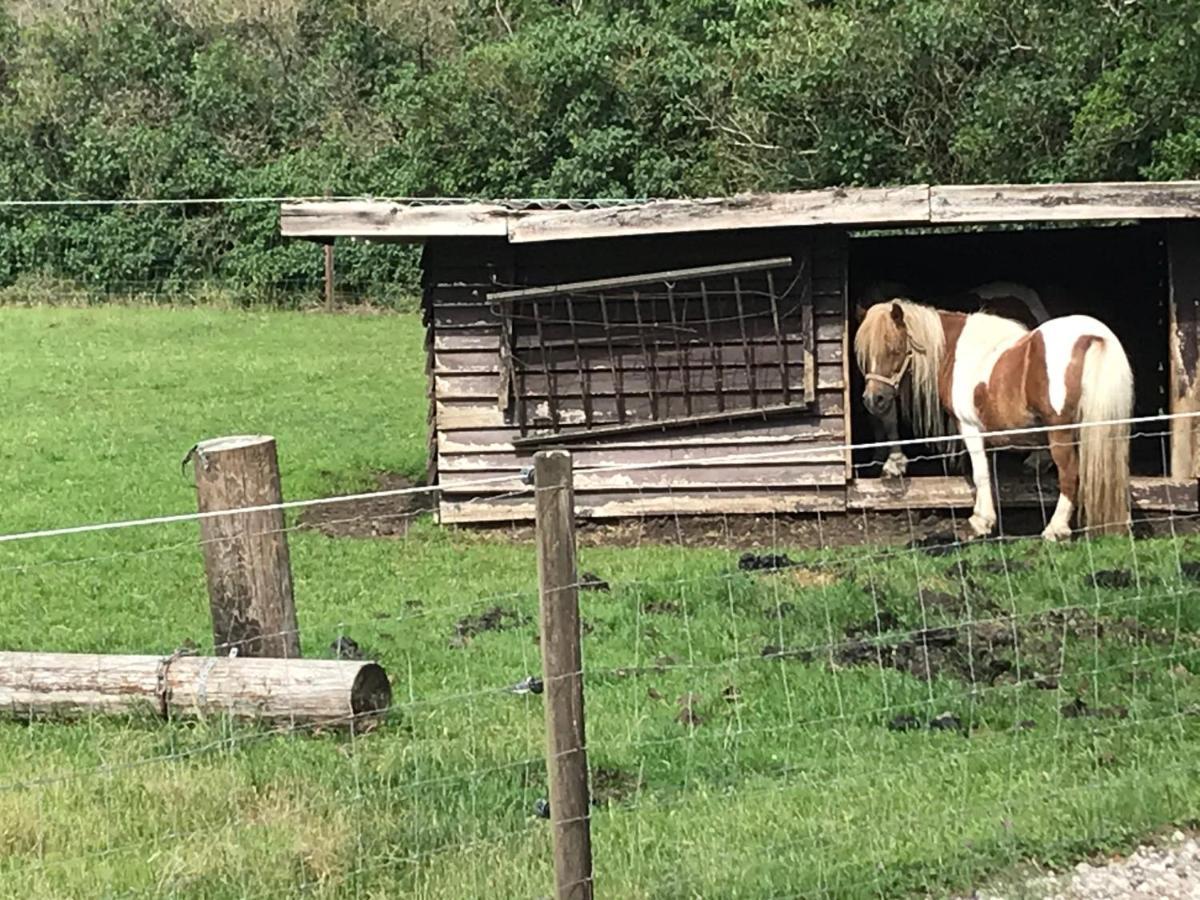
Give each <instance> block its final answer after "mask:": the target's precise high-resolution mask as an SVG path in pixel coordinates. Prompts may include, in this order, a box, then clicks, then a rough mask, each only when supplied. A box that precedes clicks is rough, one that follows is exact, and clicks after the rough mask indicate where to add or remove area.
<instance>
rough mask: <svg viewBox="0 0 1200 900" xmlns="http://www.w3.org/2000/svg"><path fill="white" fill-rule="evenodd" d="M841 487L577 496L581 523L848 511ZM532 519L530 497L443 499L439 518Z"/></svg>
mask: <svg viewBox="0 0 1200 900" xmlns="http://www.w3.org/2000/svg"><path fill="white" fill-rule="evenodd" d="M845 510H846V492H845V490H844V489H843V488H841V487H837V488H833V487H830V488H820V489H817V488H809V489H807V490H770V491H766V490H758V491H752V492H747V491H742V492H733V491H730V492H720V493H691V494H683V493H679V492H665V491H664V492H662V493H657V494H655V493H647V492H643V493H633V492H630V493H628V494H625V495H622V496H615V495H613V494H606V495H603V496H596V497H589V496H588V495H586V494H576V495H575V516H576V518H578V519H618V518H625V517H633V516H673V515H680V516H688V515H692V516H708V515H724V514H727V513H728V514H735V515H771V514H773V513H816V512H821V513H835V512H845ZM533 517H534V503H533V500H532V499H529V498H528V497H526V498H513V499H511V500H496V499H485V500H464V501H448V500H443V501H442V503H441V505H440V507H439V510H438V519H439V521H440V522H441V523H442V524H443V525H451V524H468V523H471V524H483V523H487V522H522V521H529V520H531V519H533Z"/></svg>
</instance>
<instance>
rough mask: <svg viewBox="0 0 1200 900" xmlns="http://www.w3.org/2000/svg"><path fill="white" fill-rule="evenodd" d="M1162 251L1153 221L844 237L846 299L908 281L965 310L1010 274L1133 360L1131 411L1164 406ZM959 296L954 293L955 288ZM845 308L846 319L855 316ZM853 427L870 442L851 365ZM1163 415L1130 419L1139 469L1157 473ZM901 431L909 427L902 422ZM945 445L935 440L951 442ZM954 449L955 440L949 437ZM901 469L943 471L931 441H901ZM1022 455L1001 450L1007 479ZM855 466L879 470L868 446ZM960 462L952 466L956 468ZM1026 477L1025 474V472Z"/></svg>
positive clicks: (919, 296)
mask: <svg viewBox="0 0 1200 900" xmlns="http://www.w3.org/2000/svg"><path fill="white" fill-rule="evenodd" d="M1166 260H1167V256H1166V249H1165V240H1164V233H1163V229H1162V228H1161V227H1160V226H1158V225H1155V224H1150V225H1141V224H1138V225H1125V226H1113V227H1101V228H1094V227H1089V228H1040V229H1035V228H1027V229H1022V230H989V231H977V232H969V233H953V234H948V233H944V232H941V233H923V234H903V235H873V234H871V233H869V232H868V233H861V234H857V235H855V236H854V238H853V240H852V241H851V244H850V306H851V311H852V313H853V309H854V306H855V304H856V302H857V301H858V300H859V298H861V297H863V296H864V292H865V291H866V290H867V289H868V287H869V286H870V285H871V284H872V283H874V282H880V281H886V282H899V283H902V284H904V285H907V286H908V287H909V289H910V290H911V292H912V294H913V296H912V297H911V298H910V299H913V300H917V301H919V302H926V303H931V304H933V305H936V306H940V307H942V308H960V309H964V311H969V310H966V309H965V301H964V299H963V298H962V297H961V295H962V293H963V292H965V291H967V290H969V289H971V288H972V287H976V286H979V285H982V284H985V283H987V282H991V281H1011V282H1017V283H1019V284H1023V285H1027V286H1029V287H1031V288H1033V289H1034V290H1036V291H1037V292H1038V294H1039V295H1040V297H1041V300H1042V302H1043V304H1044V305H1045V307H1046V311H1047V313H1048V314H1049V315H1050V316H1052V317H1054V316H1064V315H1071V314H1075V313H1082V314H1087V315H1091V316H1094V317H1095V318H1097V319H1100V320H1101V321H1102V322H1104V323H1105V324H1107V325H1108V326H1109V327H1110V328H1111V329H1112V330H1113V331H1114V332H1115V333H1116V335H1117V336H1118V337H1119V338H1120V339H1121V342H1122V344H1123V345H1124V348H1125V352H1126V354H1127V355H1128V357H1129V361H1130V364H1131V366H1132V367H1133V373H1134V383H1135V394H1136V397H1135V407H1134V415H1135V416H1151V415H1156V414H1159V413H1162V412H1165V411H1166V407H1167V363H1168V360H1167V347H1168V341H1167V327H1168V326H1167V318H1168V312H1167V261H1166ZM956 295H957V296H956ZM856 321H857V320H856V319H855V317H854V316H853V314H852V316H851V327H852V328H853V327H854V325H855V324H856ZM850 368H851V387H850V398H851V402H852V404H853V406H852V410H853V411H852V421H851V434H852V435H853V440H854V443H855V444H860V443H863V442H869V441H872V440H874V432H873V430H872V428H871V422H870V419H869V418H868V416H867V414H866V411H865V409H864V408H863V404H862V392H863V379H862V375H861V373H860V372H859V371H858V367H857V365H853V364H852V365H851V367H850ZM1168 429H1169V425H1168V423H1149V424H1147V425H1145V426H1134V428H1133V433H1134V435H1135V438H1134V440H1133V442H1132V448H1131V450H1132V453H1131V460H1132V467H1133V472H1134V474H1137V475H1162V474H1164V471H1165V468H1166V465H1167V462H1166V460H1167V459H1168V455H1169V453H1168V451H1169V446H1170V437H1169V434H1168ZM901 436H902V437H910V436H911V435H910V434H909V433H908V432H907V431H906V430H904V429H903V427H902V434H901ZM949 446H950V445H942V447H943V449H949ZM952 446H954V447H955V448H956V449H957V448H959V447H961V445H960V444H957V443H956V444H955V445H952ZM905 452H906V454H907V455H908V456H909V457H910V459H911V462H910V465H909V468H908V474H909V475H934V474H943V473H944V472H945V469H944V464H943V461H942V460H934V459H919V457H921V456H935V455H938V454H939V453H940V452H942V450H939V448H938V447H937V446H933V447H930V448H928V449H926V448H920V447H909V448H906V450H905ZM1020 460H1021V457H1020V456H1019V455H1017V454H1001V455H999V457H998V459H997V463H996V464H997V465H999V466H1000V467H1001V471H1002V472H1003V473H1004V474H1005V475H1006V476H1007V477H1013V476H1020V475H1021V474H1022V470H1021V469H1020ZM854 462H855V466H856V474H857V475H858V476H859V477H878V476H879V473H880V467H879V464H878V463H877V462H875V461H874V452H873V451H871V450H860V451H857V452H856V453H855V459H854ZM966 468H969V467H964V466H961V465H960V468H959V471H965V469H966ZM1026 477H1027V476H1026Z"/></svg>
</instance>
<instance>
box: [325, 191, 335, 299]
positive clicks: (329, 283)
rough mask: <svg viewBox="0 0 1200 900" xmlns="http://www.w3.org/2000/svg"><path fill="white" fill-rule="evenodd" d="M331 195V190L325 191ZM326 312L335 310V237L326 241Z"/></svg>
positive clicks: (326, 194)
mask: <svg viewBox="0 0 1200 900" xmlns="http://www.w3.org/2000/svg"><path fill="white" fill-rule="evenodd" d="M325 196H326V197H328V196H329V191H326V192H325ZM323 249H324V251H325V312H333V238H328V239H327V240H326V241H325V246H324V248H323Z"/></svg>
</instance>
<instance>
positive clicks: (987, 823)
mask: <svg viewBox="0 0 1200 900" xmlns="http://www.w3.org/2000/svg"><path fill="white" fill-rule="evenodd" d="M1170 418H1171V417H1159V420H1158V427H1156V428H1151V427H1150V426H1151V425H1152V422H1151V421H1147V420H1143V419H1138V420H1136V422H1135V423H1133V424H1137V425H1138V426H1139V428H1141V429H1142V430H1141V432H1140V433H1139V435H1138V436H1136V437H1135V438H1134V440H1137V441H1145V442H1150V441H1153V442H1157V443H1159V444H1162V445H1163V446H1164V449H1163V452H1164V453H1165V452H1167V451H1166V449H1165V447H1166V445H1167V444H1168V443H1169V440H1170V435H1169V428H1167V427H1166V426H1167V420H1168V419H1170ZM995 438H996V439H997V441H998V442H1001V443H1002V442H1003V440H1004V435H1002V434H997V435H995ZM847 449H863V447H862V445H860V446H858V447H855V448H847ZM793 451H794V454H793ZM780 452H781V451H778V450H773V451H771V456H772V457H775V456H778V455H779V454H780ZM782 452H784V453H785V454H792V455H794V456H795V457H797V458H801V457H803V455H804V454H805V453H807V452H810V448H806V447H804V446H796V447H794V448H788V449H787V450H785V451H782ZM952 452H953V451H952V450H943V451H941V452H939V451H938V450H936V449H934V450H932V451H931V450H929V448H928V447H926V450H925V453H926V454H927V455H928V456H930V457H931V458H933V459H939V458H942V457H947V456H949V455H950V453H952ZM915 455H918V454H915V453H914V456H915ZM743 458H744V457H739V460H740V459H743ZM661 467H663V468H670V467H671V464H670V463H669V462H664V463H662V464H661ZM604 468H606V469H608V468H611V467H604ZM996 471H997V472H999V473H1000V476H999V477H997V479H996V481H997V484H998V485H999V487H1000V488H1001V489H1003V488H1004V487H1005V484H1004V482H1003V480H1002V479H1003V478H1006V477H1008V476H1006V475H1004V472H1005V471H1006V470H1002V469H999V468H998V469H997V470H996ZM506 477H507V476H506ZM524 480H525V481H527V482H531V481H532V478H530V477H526V478H525V479H524ZM495 483H496V481H495V479H494V478H481V479H478V480H477V484H475V486H476V487H478V488H480V489H481V490H482V489H485V488H490V487H491V486H493V485H494V484H495ZM1043 487H1044V490H1045V492H1046V494H1047V496H1046V498H1045V502H1044V503H1043V504H1042V507H1044V508H1038V509H1030V510H1015V509H1012V510H1004V515H1003V517H1002V519H1001V523H1000V525H1001V531H1000V532H999V533H998V534H997V535H995V536H993V537H990V538H987V539H970V538H968V537H967V534H966V525H965V516H963V515H961V514H960V513H959V512H958V511H956V510H946V511H943V512H941V513H931V512H930V511H929V510H926V509H921V508H913V509H906V510H901V511H898V512H895V513H892V514H889V515H883V514H877V513H872V512H870V511H862V512H859V513H851V514H841V515H820V514H818V515H812V516H807V517H800V516H789V515H785V514H780V513H776V514H766V515H761V516H757V517H752V518H750V519H747V518H745V517H737V516H731V515H722V516H708V517H694V516H683V515H669V516H665V517H663V516H659V517H656V518H655V521H654V522H653V523H652V522H650V521H649V520H648V519H647V520H642V521H635V522H632V523H630V522H626V523H614V524H612V525H604V524H596V525H592V526H589V530H588V533H586V534H584V535H582V537H581V539H580V540H579V541H578V565H577V570H576V571H577V575H576V577H575V578H574V580H573V581H572V582H570V583H569V584H566V585H561V586H558V587H557V588H555V589H554V590H555V592H557V597H559V598H561V599H562V600H563V602H566V598H567V597H568V596H573V595H575V594H576V593H577V594H578V597H579V610H580V615H581V617H582V619H581V627H580V633H579V636H578V639H579V641H580V642H581V644H580V646H581V653H582V659H583V664H582V666H581V667H580V668H579V670H578V671H576V672H573V673H567V674H568V675H574V676H578V677H579V678H581V679H582V685H583V689H584V692H585V697H586V703H585V707H584V708H585V709H586V748H585V749H586V753H587V761H588V766H589V777H588V788H589V796H588V803H589V807H588V808H589V813H588V814H587V816H586V821H587V824H588V825H589V828H590V833H591V837H592V845H593V848H594V873H595V874H594V878H595V888H596V891H597V892H599V893H601V894H602V895H605V894H612V895H619V896H631V897H636V896H646V897H649V896H679V895H688V896H756V897H760V896H829V897H835V896H836V897H845V896H860V895H861V896H881V895H882V896H896V895H901V894H904V893H906V892H912V891H942V890H967V889H969V888H970V887H971V886H973V885H977V884H979V883H981V882H983V881H986V880H987V879H988V878H989V877H990V876H992V875H993V874H994V873H996V872H1002V871H1004V870H1006V869H1009V868H1010V867H1012V866H1015V865H1018V864H1020V863H1023V862H1025V861H1027V860H1029V859H1031V858H1032V859H1034V860H1041V861H1044V862H1048V863H1049V862H1054V861H1062V860H1065V859H1070V858H1072V857H1075V856H1078V855H1079V854H1082V853H1086V852H1088V851H1090V850H1095V849H1100V848H1110V847H1119V846H1120V845H1121V843H1122V841H1125V840H1128V839H1129V837H1130V836H1131V835H1135V836H1136V835H1141V834H1144V833H1148V832H1150V831H1153V830H1154V829H1155V828H1158V827H1162V826H1165V825H1167V824H1169V823H1186V822H1188V821H1191V818H1192V817H1193V816H1194V810H1195V809H1196V802H1197V800H1198V799H1200V798H1198V797H1197V795H1196V789H1195V787H1194V784H1195V783H1196V781H1195V774H1196V773H1195V768H1196V764H1195V763H1194V761H1193V760H1195V759H1196V758H1197V756H1196V753H1195V750H1196V749H1197V747H1196V745H1197V744H1198V743H1200V658H1198V654H1200V613H1197V612H1196V609H1197V605H1196V603H1195V600H1196V595H1197V592H1198V591H1200V538H1197V537H1196V536H1194V535H1195V532H1196V528H1195V525H1196V521H1197V518H1198V515H1197V512H1196V510H1195V509H1194V506H1193V507H1189V508H1186V509H1178V510H1177V509H1172V508H1164V509H1158V510H1153V511H1147V512H1143V513H1139V515H1138V523H1137V524H1138V525H1139V526H1140V529H1141V530H1134V531H1130V532H1128V533H1126V534H1125V535H1120V536H1107V537H1104V538H1093V537H1092V536H1090V535H1088V534H1086V533H1077V535H1076V539H1075V540H1074V541H1073V542H1071V543H1069V544H1062V545H1056V544H1051V543H1047V542H1042V541H1039V540H1029V539H1028V536H1029V535H1036V534H1037V533H1038V532H1039V531H1040V529H1041V527H1043V526H1044V520H1045V516H1046V514H1047V511H1048V510H1051V509H1053V506H1054V499H1055V498H1054V494H1055V493H1056V488H1054V487H1053V485H1052V483H1051V482H1050V481H1047V482H1046V483H1045V484H1044V485H1043ZM555 490H560V488H547V487H545V486H538V485H535V484H532V483H528V484H524V485H522V486H521V488H520V489H519V490H517V491H513V492H511V493H510V496H513V497H524V498H528V499H535V498H537V497H538V495H539V494H540V493H541V492H543V491H555ZM436 493H437V488H436V487H430V488H405V489H398V490H385V491H378V492H371V493H366V494H354V495H345V496H340V497H333V498H324V499H313V500H300V501H288V502H284V503H279V504H267V505H259V506H255V507H247V508H244V509H240V510H234V511H228V510H226V511H221V512H220V513H219V515H221V516H226V517H228V516H239V514H241V515H242V516H245V517H247V521H249V516H250V515H251V514H252V513H256V512H262V511H264V510H274V511H279V512H284V511H288V512H293V513H299V512H303V511H307V510H310V509H312V508H313V507H320V506H325V505H328V506H329V507H330V508H331V509H332V510H334V512H331V514H330V515H329V516H327V517H323V518H321V519H320V520H319V523H318V524H316V525H314V524H313V523H312V522H310V521H306V520H304V519H299V520H297V519H293V520H292V521H289V522H287V524H286V525H285V526H284V528H283V529H282V533H283V535H284V536H286V538H288V539H289V540H290V541H291V548H292V567H293V570H294V577H295V581H296V596H297V608H298V613H299V631H300V637H301V639H302V647H303V651H304V656H305V658H322V657H323V658H357V657H364V658H368V659H374V660H377V661H378V662H380V663H381V664H382V665H383V666H384V667H385V669H386V670H387V672H388V674H389V677H390V680H391V687H392V694H391V700H390V701H389V704H388V707H387V709H386V710H385V711H384V715H383V716H382V717H381V718H380V719H379V720H377V721H376V722H373V724H372V727H370V728H347V727H345V726H346V725H348V724H352V723H351V722H350V721H349V720H348V719H347V720H346V721H337V720H333V721H328V720H327V721H323V722H320V723H309V722H295V723H286V722H284V723H278V722H277V723H273V724H263V723H259V724H256V723H254V722H247V721H235V720H233V719H231V718H228V717H225V716H221V715H215V716H209V717H206V718H201V719H199V720H196V719H192V718H181V719H171V720H169V721H166V722H163V721H160V720H156V719H155V718H154V717H132V718H131V717H128V716H119V717H105V716H89V717H85V718H84V720H83V721H81V722H74V723H66V722H61V721H57V720H47V719H44V718H42V717H39V716H34V715H30V714H28V712H26V713H25V714H22V713H21V711H20V710H17V709H12V708H10V710H9V716H8V717H9V719H10V720H11V721H10V723H9V724H5V725H4V726H2V727H0V745H3V752H0V759H3V760H4V762H3V763H0V823H3V824H0V851H2V852H0V870H2V871H3V873H4V877H5V880H6V883H7V884H10V885H12V886H13V890H14V891H16V892H24V893H27V894H30V895H33V896H40V895H45V896H56V895H57V896H61V895H77V894H81V893H90V894H93V895H95V894H101V895H104V896H114V897H125V896H129V897H138V896H164V895H189V894H195V895H204V896H247V895H254V896H274V895H289V896H291V895H296V894H298V893H306V894H315V895H318V896H376V895H382V894H385V893H402V894H409V893H411V894H413V895H419V896H431V897H435V896H464V895H482V894H484V893H488V894H492V895H496V896H506V897H507V896H514V897H515V896H537V895H539V894H544V893H546V892H548V891H549V889H550V885H551V884H552V883H553V881H554V874H553V859H554V855H553V846H552V843H553V836H554V834H555V830H554V829H555V828H562V827H564V826H570V825H571V824H572V823H571V822H566V823H563V822H561V821H559V820H557V819H552V821H551V822H550V823H548V822H546V821H545V817H546V816H551V817H553V816H554V810H553V809H552V808H550V806H549V803H548V798H549V795H550V790H549V784H548V782H547V749H546V743H545V741H546V731H545V729H546V726H545V722H544V706H545V704H546V703H547V702H549V698H550V697H551V696H552V695H553V694H554V692H555V689H556V682H555V681H554V680H552V679H547V678H546V677H545V675H546V673H545V672H544V671H543V662H544V661H543V659H542V656H541V652H540V649H539V644H538V643H537V641H538V640H539V638H540V637H541V635H540V634H539V630H540V619H539V603H540V601H541V602H544V599H543V598H545V597H546V586H545V585H544V584H543V585H542V586H541V587H539V583H538V570H537V564H536V558H535V552H534V546H533V543H532V540H531V539H532V538H533V534H532V532H530V531H529V530H528V529H527V528H524V527H515V528H510V529H499V530H490V531H483V532H467V531H454V530H451V531H444V530H438V529H435V528H433V527H431V526H429V525H428V523H425V524H422V521H423V520H424V519H427V518H428V517H429V515H430V511H429V509H428V507H429V506H430V505H431V503H430V502H422V503H413V502H412V501H414V500H416V499H418V498H419V499H421V500H423V501H429V500H432V499H435V497H436ZM424 495H428V497H426V496H424ZM482 495H483V496H488V497H491V496H493V495H491V494H482ZM365 500H373V501H376V503H375V504H374V505H372V506H370V507H369V509H368V508H366V507H364V506H363V505H362V504H363V501H365ZM387 504H394V506H391V507H390V508H389V507H388V505H387ZM213 515H217V514H215V513H214V514H213ZM208 516H209V514H206V513H173V514H169V515H163V516H153V517H140V518H135V519H126V520H119V521H117V520H114V521H110V522H99V523H90V524H79V525H63V526H56V527H50V528H43V529H38V530H34V531H26V532H13V533H9V534H6V535H0V543H2V544H4V545H5V547H4V548H3V549H2V550H0V585H2V587H0V591H2V599H3V603H4V606H5V608H6V609H8V610H10V611H11V614H10V615H8V616H7V617H6V618H7V621H8V623H9V625H8V628H11V629H12V630H11V631H9V632H8V633H9V635H10V637H9V639H8V640H7V641H6V642H5V643H6V644H7V646H8V647H10V648H18V647H19V648H21V649H25V650H41V651H54V650H89V651H96V650H113V649H116V650H122V651H126V652H141V653H156V654H163V655H164V656H166V655H168V654H171V653H173V652H174V651H176V650H177V649H179V648H180V647H183V646H186V648H187V650H188V652H190V653H194V654H198V655H201V656H207V655H210V654H212V653H213V652H214V650H215V649H217V648H218V647H220V648H226V647H228V643H227V642H224V641H219V640H217V639H215V638H214V637H213V635H212V633H211V629H210V625H209V621H208V616H207V609H206V603H207V598H206V596H205V591H204V583H203V578H202V571H203V568H202V565H201V562H200V559H199V557H200V550H201V549H202V546H201V542H198V541H197V540H196V539H195V536H194V534H192V535H189V536H186V537H184V536H181V534H180V532H179V529H180V528H181V527H189V528H194V527H195V526H194V525H193V524H192V523H198V522H200V521H203V520H204V519H205V518H206V517H208ZM239 517H240V516H239ZM370 522H373V523H375V524H376V525H377V526H378V527H377V529H376V530H378V531H379V532H382V533H384V534H387V535H388V538H387V539H386V540H361V539H355V538H344V539H339V540H331V539H329V538H327V537H325V536H324V535H323V534H321V533H320V531H321V530H324V531H325V532H326V533H327V534H339V533H344V531H345V530H346V529H345V528H344V526H346V525H347V524H349V523H356V524H360V525H366V524H368V523H370ZM652 525H653V527H651V526H652ZM397 526H403V527H397ZM131 531H139V532H144V533H145V535H146V536H147V540H149V541H151V543H150V544H149V545H145V546H139V547H137V548H133V549H124V548H121V547H114V548H112V549H111V550H108V551H105V550H104V548H103V547H97V544H96V542H101V543H103V542H104V541H107V540H115V539H116V537H117V536H118V535H119V534H127V533H129V532H131ZM355 533H370V531H369V529H355ZM159 536H161V542H159V543H153V542H154V541H156V540H158V538H159ZM248 536H249V537H254V536H256V535H248ZM85 539H86V540H87V541H88V544H87V546H88V549H89V551H90V550H93V549H98V550H99V551H100V552H88V553H86V554H80V555H78V556H73V555H71V551H70V549H69V545H70V543H71V542H79V541H82V540H85ZM64 545H65V547H66V549H64ZM37 548H45V551H44V556H41V557H40V556H39V553H38V550H37ZM18 550H20V556H19V558H17V559H12V560H10V561H6V560H4V559H3V554H4V553H8V554H13V553H16V552H17V551H18ZM64 553H65V554H66V555H65V556H63V554H64ZM71 593H74V594H76V595H77V596H73V597H68V594H71ZM550 599H551V602H553V601H554V600H555V595H552V596H551V598H550ZM67 625H69V627H63V626H67ZM0 680H2V676H0ZM576 824H578V823H576ZM552 826H553V827H552Z"/></svg>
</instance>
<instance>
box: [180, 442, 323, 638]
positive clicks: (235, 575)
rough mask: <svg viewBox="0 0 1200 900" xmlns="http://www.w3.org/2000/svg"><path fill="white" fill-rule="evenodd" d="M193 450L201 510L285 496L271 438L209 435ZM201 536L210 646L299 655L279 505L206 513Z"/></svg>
mask: <svg viewBox="0 0 1200 900" xmlns="http://www.w3.org/2000/svg"><path fill="white" fill-rule="evenodd" d="M193 456H194V459H195V470H196V492H197V494H198V496H199V502H200V511H201V512H214V511H219V510H223V509H242V508H245V507H253V506H269V505H272V504H277V503H282V502H283V491H282V489H281V487H280V483H279V461H278V459H277V457H276V454H275V439H274V438H273V437H268V436H266V435H242V436H238V437H223V438H214V439H213V440H209V441H202V442H200V443H199V444H197V445H196V447H195V449H194V450H193ZM200 537H201V540H202V541H203V547H204V569H205V574H206V576H207V578H208V598H209V605H210V606H211V609H212V620H213V643H214V645H215V646H214V649H215V652H216V653H217V654H218V655H227V654H229V653H230V652H232V651H236V652H237V655H238V656H271V657H291V658H295V657H299V656H300V631H299V629H298V627H297V625H296V606H295V602H294V600H293V597H292V569H291V562H290V560H289V557H288V544H287V534H286V532H285V531H284V519H283V510H281V509H270V510H260V511H258V512H249V513H236V514H232V515H228V516H210V517H207V518H203V519H201V520H200Z"/></svg>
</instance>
